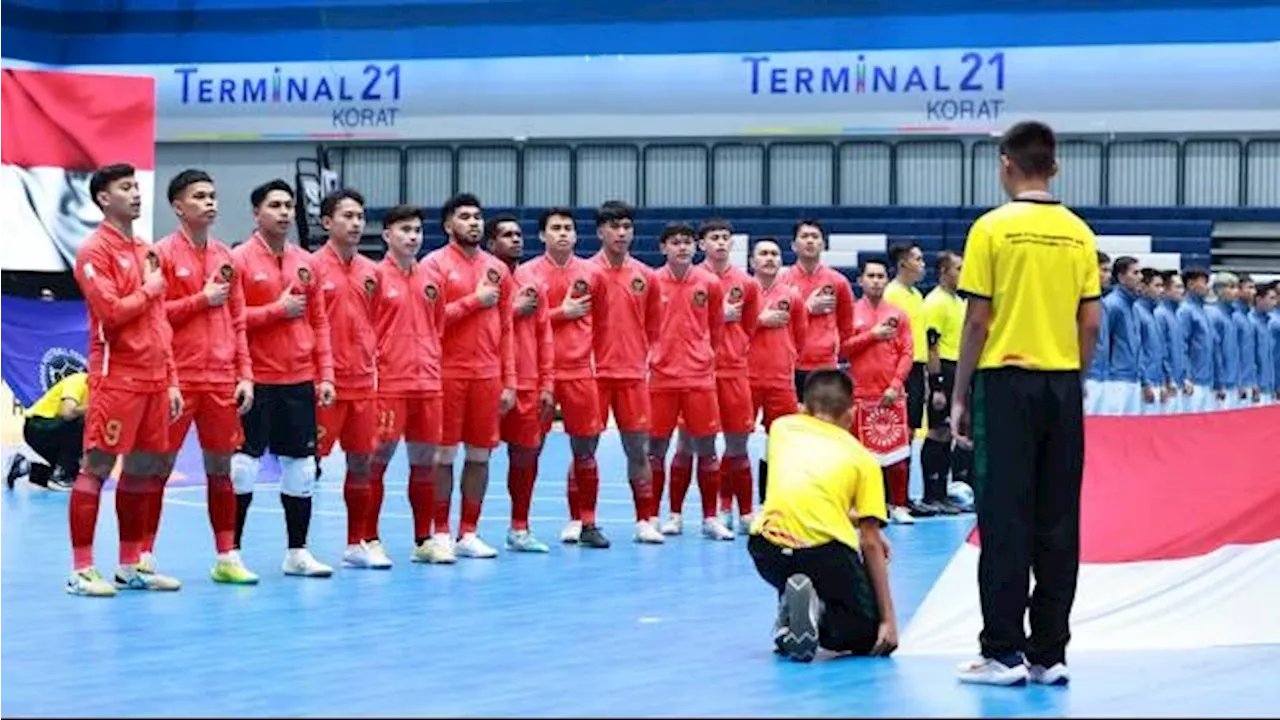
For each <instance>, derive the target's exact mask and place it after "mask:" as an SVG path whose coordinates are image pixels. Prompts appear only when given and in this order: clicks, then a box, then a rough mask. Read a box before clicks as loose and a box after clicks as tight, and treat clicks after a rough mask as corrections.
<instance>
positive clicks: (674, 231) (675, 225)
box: [658, 222, 697, 245]
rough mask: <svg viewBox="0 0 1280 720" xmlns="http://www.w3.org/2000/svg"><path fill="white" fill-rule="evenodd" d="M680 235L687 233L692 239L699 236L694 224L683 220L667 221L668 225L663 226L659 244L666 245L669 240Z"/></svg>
mask: <svg viewBox="0 0 1280 720" xmlns="http://www.w3.org/2000/svg"><path fill="white" fill-rule="evenodd" d="M679 235H685V236H687V237H688V238H689V239H690V240H692V239H693V238H695V237H696V236H697V234H696V233H695V231H694V229H693V226H692V225H689V224H688V223H682V222H670V223H667V226H666V227H664V228H662V235H661V236H660V237H659V238H658V244H660V245H665V244H666V242H667V241H668V240H670V239H671V238H673V237H677V236H679Z"/></svg>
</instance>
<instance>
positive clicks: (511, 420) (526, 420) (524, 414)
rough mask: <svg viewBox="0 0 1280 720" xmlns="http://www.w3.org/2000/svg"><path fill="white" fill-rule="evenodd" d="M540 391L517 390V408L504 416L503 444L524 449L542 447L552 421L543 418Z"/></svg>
mask: <svg viewBox="0 0 1280 720" xmlns="http://www.w3.org/2000/svg"><path fill="white" fill-rule="evenodd" d="M541 394H542V393H541V391H539V390H517V391H516V404H515V407H513V408H511V409H510V410H508V411H507V414H506V415H503V416H502V428H501V435H502V442H504V443H506V444H508V445H514V446H515V447H522V448H536V447H541V446H542V437H543V434H544V432H545V429H544V428H546V427H549V426H550V425H551V419H550V418H546V417H543V415H542V412H541V408H540V407H539V405H538V396H539V395H541Z"/></svg>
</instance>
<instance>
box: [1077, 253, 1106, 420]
mask: <svg viewBox="0 0 1280 720" xmlns="http://www.w3.org/2000/svg"><path fill="white" fill-rule="evenodd" d="M1098 283H1099V284H1100V285H1101V286H1102V293H1103V297H1104V298H1105V297H1106V293H1107V291H1108V290H1110V289H1111V257H1110V256H1109V255H1107V254H1106V253H1104V252H1102V251H1101V250H1099V251H1098ZM1110 348H1111V336H1110V335H1108V334H1107V323H1106V322H1105V321H1104V322H1103V323H1102V325H1101V327H1099V328H1098V347H1096V348H1094V351H1093V360H1092V361H1091V362H1090V363H1089V369H1088V370H1086V371H1085V375H1084V412H1085V414H1086V415H1098V414H1101V413H1102V409H1103V406H1104V400H1105V398H1106V382H1107V355H1108V351H1109V350H1110Z"/></svg>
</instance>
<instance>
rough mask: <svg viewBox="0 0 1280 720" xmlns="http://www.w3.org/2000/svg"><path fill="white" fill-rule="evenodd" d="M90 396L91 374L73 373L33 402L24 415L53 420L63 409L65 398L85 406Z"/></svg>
mask: <svg viewBox="0 0 1280 720" xmlns="http://www.w3.org/2000/svg"><path fill="white" fill-rule="evenodd" d="M88 397H89V374H88V373H72V374H70V375H68V376H66V377H64V378H62V379H61V380H59V381H58V383H57V384H56V385H54V386H53V387H51V388H49V391H48V392H46V393H45V394H44V395H42V396H41V397H40V399H39V400H36V401H35V402H34V403H31V407H29V408H27V411H26V412H25V413H23V417H29V418H44V419H46V420H53V419H55V418H57V417H58V411H59V410H61V409H62V401H63V400H75V401H76V404H77V405H79V406H80V407H84V404H85V401H86V400H87V399H88Z"/></svg>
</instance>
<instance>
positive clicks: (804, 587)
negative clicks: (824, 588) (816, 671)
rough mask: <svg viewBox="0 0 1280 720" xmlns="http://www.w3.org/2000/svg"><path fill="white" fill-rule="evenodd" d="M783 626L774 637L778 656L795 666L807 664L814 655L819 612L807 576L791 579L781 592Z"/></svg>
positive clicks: (818, 604) (816, 649)
mask: <svg viewBox="0 0 1280 720" xmlns="http://www.w3.org/2000/svg"><path fill="white" fill-rule="evenodd" d="M782 603H783V605H784V606H785V612H786V615H787V622H786V627H785V628H780V629H779V630H778V632H777V634H776V635H775V636H774V643H775V644H776V645H777V646H778V648H779V649H780V650H781V651H782V654H783V655H784V656H786V657H788V658H790V659H791V660H795V661H797V662H806V663H807V662H810V661H812V660H813V658H814V656H815V655H817V654H818V622H819V621H820V620H821V615H822V610H821V605H820V603H819V602H818V593H817V591H816V590H814V588H813V581H812V580H810V579H809V576H808V575H799V574H797V575H792V576H791V577H789V578H787V584H786V587H785V589H784V590H783V591H782Z"/></svg>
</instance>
